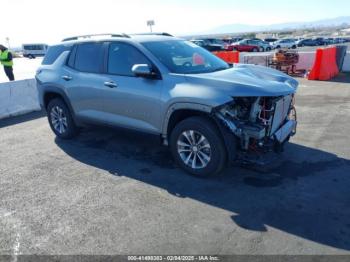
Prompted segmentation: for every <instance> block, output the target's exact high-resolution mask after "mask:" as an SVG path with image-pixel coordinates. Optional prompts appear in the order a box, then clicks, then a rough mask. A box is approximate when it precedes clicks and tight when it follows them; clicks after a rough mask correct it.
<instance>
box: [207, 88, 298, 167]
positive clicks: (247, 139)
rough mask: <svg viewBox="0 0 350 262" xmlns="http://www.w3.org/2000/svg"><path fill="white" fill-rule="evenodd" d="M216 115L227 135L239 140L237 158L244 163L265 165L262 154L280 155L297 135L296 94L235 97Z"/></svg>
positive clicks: (216, 111) (219, 108) (218, 110)
mask: <svg viewBox="0 0 350 262" xmlns="http://www.w3.org/2000/svg"><path fill="white" fill-rule="evenodd" d="M213 114H214V117H215V118H216V119H217V121H219V122H220V123H221V124H222V125H224V127H225V129H226V131H228V132H226V133H228V134H229V135H233V136H234V137H235V138H236V141H237V142H238V143H237V144H236V149H238V150H237V154H236V156H235V159H236V160H239V161H243V162H249V163H251V162H255V163H257V164H259V163H262V164H264V163H265V162H264V161H262V160H261V159H262V156H263V155H265V154H266V153H268V152H281V151H282V150H283V145H284V143H285V142H286V141H288V140H289V138H290V137H291V136H293V135H295V133H296V126H297V119H296V110H295V107H294V94H289V95H285V96H278V97H235V98H233V100H232V101H231V102H229V103H227V104H225V105H222V106H220V107H218V108H215V110H214V111H213ZM233 150H234V149H233Z"/></svg>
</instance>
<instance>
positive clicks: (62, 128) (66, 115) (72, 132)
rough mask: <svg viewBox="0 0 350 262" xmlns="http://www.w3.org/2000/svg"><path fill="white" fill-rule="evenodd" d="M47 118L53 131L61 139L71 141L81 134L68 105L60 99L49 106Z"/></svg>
mask: <svg viewBox="0 0 350 262" xmlns="http://www.w3.org/2000/svg"><path fill="white" fill-rule="evenodd" d="M47 117H48V120H49V124H50V127H51V129H52V131H53V132H54V133H55V134H56V136H58V137H59V138H63V139H70V138H73V137H75V136H76V135H77V134H78V133H79V128H78V127H77V126H76V125H75V123H74V120H73V117H72V114H71V112H70V111H69V109H68V107H67V105H66V103H65V102H64V101H63V100H62V99H60V98H55V99H52V100H51V101H50V102H49V104H48V106H47Z"/></svg>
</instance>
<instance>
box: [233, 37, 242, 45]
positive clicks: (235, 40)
mask: <svg viewBox="0 0 350 262" xmlns="http://www.w3.org/2000/svg"><path fill="white" fill-rule="evenodd" d="M242 40H243V37H233V38H231V44H232V43H237V42H239V41H242Z"/></svg>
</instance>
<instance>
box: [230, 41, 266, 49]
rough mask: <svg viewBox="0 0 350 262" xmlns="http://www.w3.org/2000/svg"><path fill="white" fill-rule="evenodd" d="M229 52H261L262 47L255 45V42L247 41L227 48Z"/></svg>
mask: <svg viewBox="0 0 350 262" xmlns="http://www.w3.org/2000/svg"><path fill="white" fill-rule="evenodd" d="M227 50H229V51H239V52H259V50H260V47H259V46H257V45H256V44H255V42H254V40H249V39H245V40H242V41H239V42H237V43H232V44H231V45H229V46H227Z"/></svg>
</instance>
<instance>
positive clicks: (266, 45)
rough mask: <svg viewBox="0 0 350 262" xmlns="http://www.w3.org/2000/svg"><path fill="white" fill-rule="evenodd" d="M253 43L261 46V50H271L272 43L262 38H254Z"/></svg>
mask: <svg viewBox="0 0 350 262" xmlns="http://www.w3.org/2000/svg"><path fill="white" fill-rule="evenodd" d="M251 41H253V45H257V46H258V47H259V51H260V52H265V51H271V49H272V48H271V45H270V43H268V42H265V41H263V40H261V39H253V40H251Z"/></svg>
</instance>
